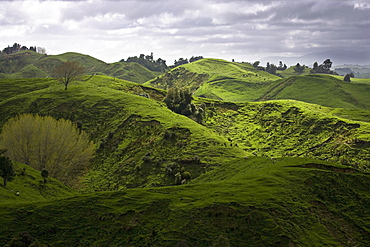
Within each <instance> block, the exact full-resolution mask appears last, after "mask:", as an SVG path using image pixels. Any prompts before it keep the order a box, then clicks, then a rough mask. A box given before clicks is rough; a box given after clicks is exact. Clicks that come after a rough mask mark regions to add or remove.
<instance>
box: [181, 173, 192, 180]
mask: <svg viewBox="0 0 370 247" xmlns="http://www.w3.org/2000/svg"><path fill="white" fill-rule="evenodd" d="M181 178H182V179H186V180H190V179H191V173H190V172H187V171H184V172H183V173H182V174H181Z"/></svg>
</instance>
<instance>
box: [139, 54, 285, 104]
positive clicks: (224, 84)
mask: <svg viewBox="0 0 370 247" xmlns="http://www.w3.org/2000/svg"><path fill="white" fill-rule="evenodd" d="M277 79H279V77H278V76H275V75H271V74H269V73H267V72H264V71H260V70H257V69H255V68H254V67H253V66H252V65H250V64H248V63H231V62H227V61H224V60H220V59H202V60H198V61H196V62H194V63H189V64H185V65H182V66H179V67H176V68H174V69H172V70H171V71H169V72H167V73H166V74H164V75H162V76H159V77H158V78H155V79H153V80H150V81H148V82H146V83H145V84H146V85H151V86H153V87H156V88H162V89H168V88H170V87H174V86H178V87H185V86H187V87H190V89H191V90H192V91H194V95H196V96H205V97H208V98H213V99H220V100H226V101H232V99H235V101H238V100H242V101H247V100H249V99H250V98H248V96H247V95H243V96H241V94H242V93H240V91H242V92H243V93H246V92H248V91H251V88H253V89H257V90H263V85H260V84H263V83H265V82H268V81H273V80H277ZM253 89H252V90H253ZM246 94H247V93H246ZM240 98H242V99H240Z"/></svg>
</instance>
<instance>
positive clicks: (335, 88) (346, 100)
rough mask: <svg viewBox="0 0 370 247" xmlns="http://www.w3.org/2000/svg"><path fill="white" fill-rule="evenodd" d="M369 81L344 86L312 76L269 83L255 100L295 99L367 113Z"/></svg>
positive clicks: (334, 80) (338, 81)
mask: <svg viewBox="0 0 370 247" xmlns="http://www.w3.org/2000/svg"><path fill="white" fill-rule="evenodd" d="M369 92H370V85H369V81H368V80H365V79H357V82H344V81H343V80H340V79H338V78H337V77H334V76H331V75H322V74H320V75H319V74H313V75H305V76H297V77H290V78H287V79H281V80H278V81H275V82H272V83H271V85H270V86H269V87H268V89H267V90H265V92H264V94H263V95H262V96H260V98H259V99H258V100H261V101H265V100H274V99H294V100H299V101H304V102H307V103H314V104H319V105H322V106H329V107H336V108H357V109H364V110H369V109H370V101H369V100H368V95H369Z"/></svg>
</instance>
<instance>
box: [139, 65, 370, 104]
mask: <svg viewBox="0 0 370 247" xmlns="http://www.w3.org/2000/svg"><path fill="white" fill-rule="evenodd" d="M283 72H284V73H285V74H284V76H286V77H287V78H284V79H281V78H280V77H277V76H274V75H271V74H269V73H267V72H264V71H260V70H257V69H255V68H254V67H253V66H252V65H250V64H248V63H231V62H227V61H223V60H217V59H202V60H199V61H196V62H194V63H189V64H186V65H183V66H180V67H177V68H175V69H173V70H171V71H169V72H167V73H166V74H164V75H162V76H160V77H158V78H156V79H153V80H151V81H148V82H146V85H151V86H154V87H157V88H162V89H167V88H169V87H174V86H177V87H185V86H188V87H190V88H191V89H192V90H193V91H194V95H195V96H199V97H206V98H211V99H217V100H223V101H231V102H247V101H266V100H275V99H294V100H299V101H304V102H307V103H314V104H319V105H323V106H328V107H337V108H357V109H365V110H369V109H370V101H369V100H368V99H367V98H368V95H369V92H370V81H369V80H368V79H353V80H352V82H350V83H347V82H344V81H343V77H340V76H332V75H322V74H320V75H312V74H309V69H306V70H305V72H304V73H303V74H302V75H297V73H295V72H294V70H293V67H291V68H289V69H287V70H285V71H283Z"/></svg>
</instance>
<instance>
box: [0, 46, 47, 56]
mask: <svg viewBox="0 0 370 247" xmlns="http://www.w3.org/2000/svg"><path fill="white" fill-rule="evenodd" d="M25 50H29V51H34V52H37V53H40V54H46V50H45V48H43V47H36V46H30V48H28V47H27V46H22V45H20V44H17V43H14V45H13V46H8V47H6V48H4V49H3V50H2V51H0V55H5V54H13V53H16V52H19V51H25Z"/></svg>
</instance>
